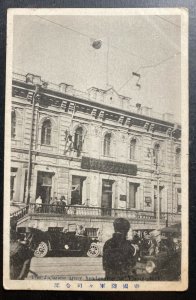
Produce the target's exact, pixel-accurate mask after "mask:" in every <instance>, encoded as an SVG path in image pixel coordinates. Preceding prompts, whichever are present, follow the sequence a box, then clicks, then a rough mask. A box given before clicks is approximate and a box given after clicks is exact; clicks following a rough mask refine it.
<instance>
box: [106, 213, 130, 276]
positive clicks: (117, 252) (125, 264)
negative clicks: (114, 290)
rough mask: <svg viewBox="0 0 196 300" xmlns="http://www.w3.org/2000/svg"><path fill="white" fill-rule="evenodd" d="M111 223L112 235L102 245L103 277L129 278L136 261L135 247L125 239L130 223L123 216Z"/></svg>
mask: <svg viewBox="0 0 196 300" xmlns="http://www.w3.org/2000/svg"><path fill="white" fill-rule="evenodd" d="M113 225H114V234H113V237H112V238H111V239H109V240H108V241H106V243H105V245H104V247H103V269H104V270H105V279H106V280H130V277H129V274H131V269H132V267H133V266H134V265H135V263H136V248H135V247H134V246H133V245H132V243H131V241H130V240H127V233H128V231H129V229H130V223H129V221H128V220H126V219H124V218H117V219H116V220H115V221H114V223H113Z"/></svg>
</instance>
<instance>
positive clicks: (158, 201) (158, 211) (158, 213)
mask: <svg viewBox="0 0 196 300" xmlns="http://www.w3.org/2000/svg"><path fill="white" fill-rule="evenodd" d="M156 175H157V229H158V230H159V229H160V208H161V206H160V193H159V192H160V191H159V189H160V177H159V170H158V162H156Z"/></svg>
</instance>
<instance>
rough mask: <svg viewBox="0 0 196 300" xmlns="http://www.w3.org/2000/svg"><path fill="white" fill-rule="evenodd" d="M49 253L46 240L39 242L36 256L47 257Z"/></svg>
mask: <svg viewBox="0 0 196 300" xmlns="http://www.w3.org/2000/svg"><path fill="white" fill-rule="evenodd" d="M47 253H48V244H47V243H46V242H43V241H42V242H41V243H39V245H38V247H37V249H36V250H35V252H34V256H35V257H38V258H40V257H45V256H46V255H47Z"/></svg>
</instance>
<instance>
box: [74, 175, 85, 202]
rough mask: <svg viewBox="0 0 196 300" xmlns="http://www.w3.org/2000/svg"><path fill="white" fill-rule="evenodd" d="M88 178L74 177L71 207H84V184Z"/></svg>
mask: <svg viewBox="0 0 196 300" xmlns="http://www.w3.org/2000/svg"><path fill="white" fill-rule="evenodd" d="M85 180H86V177H81V176H74V175H73V176H72V190H71V205H83V204H84V203H83V201H82V200H83V198H84V197H83V194H84V193H83V183H84V181H85Z"/></svg>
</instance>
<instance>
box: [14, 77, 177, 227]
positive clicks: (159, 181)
mask: <svg viewBox="0 0 196 300" xmlns="http://www.w3.org/2000/svg"><path fill="white" fill-rule="evenodd" d="M172 118H173V116H172V114H169V113H164V114H155V113H154V112H153V110H152V108H149V107H143V106H142V105H141V104H140V103H135V104H134V100H133V99H131V98H128V97H124V96H122V95H119V94H118V93H117V92H116V91H115V89H113V88H108V89H107V90H100V89H97V88H94V87H92V88H90V89H89V90H88V91H87V92H85V93H84V92H81V91H78V90H76V89H75V88H74V87H73V86H71V85H67V84H65V83H61V84H59V85H55V84H51V83H47V82H44V81H43V80H42V79H41V77H39V76H35V75H33V74H27V75H26V76H23V75H20V74H13V81H12V112H11V178H10V198H11V205H12V207H16V206H21V207H22V206H25V205H26V204H28V203H34V202H35V200H36V198H37V197H38V196H39V195H41V197H42V200H43V203H44V204H51V203H52V201H53V200H54V199H55V197H57V198H60V197H61V196H64V197H65V199H66V202H67V204H68V205H70V206H76V207H78V209H80V211H81V212H83V214H84V215H86V214H87V211H90V209H91V214H92V215H93V214H94V215H96V216H98V215H99V216H100V218H104V217H105V216H107V217H112V216H113V217H114V216H117V215H120V214H119V213H118V212H121V215H122V216H126V217H128V218H132V217H133V218H134V216H135V215H137V218H139V217H140V216H141V218H142V220H144V222H143V223H142V224H143V226H144V227H145V226H146V221H145V216H146V217H148V216H149V218H150V219H153V220H156V219H157V217H158V214H159V218H161V219H164V220H166V221H167V220H168V216H169V215H170V216H172V218H173V222H177V220H178V221H179V220H180V213H181V197H180V196H181V183H180V165H181V163H180V156H181V137H180V135H181V127H180V125H178V124H175V123H174V122H173V119H172ZM144 224H145V225H144ZM164 224H165V221H164Z"/></svg>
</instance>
